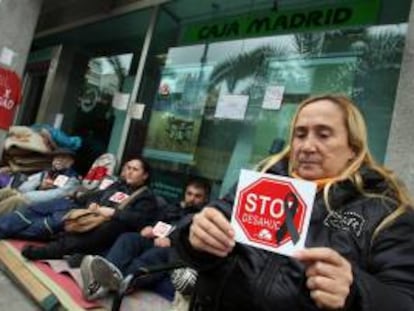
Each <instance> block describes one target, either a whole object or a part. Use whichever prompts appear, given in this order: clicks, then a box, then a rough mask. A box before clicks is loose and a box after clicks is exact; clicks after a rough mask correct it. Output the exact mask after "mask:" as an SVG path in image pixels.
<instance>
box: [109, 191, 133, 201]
mask: <svg viewBox="0 0 414 311" xmlns="http://www.w3.org/2000/svg"><path fill="white" fill-rule="evenodd" d="M128 197H129V195H127V194H126V193H123V192H120V191H118V192H115V193H114V194H113V195H112V196H111V197H110V198H109V201H111V202H115V203H121V202H122V201H123V200H125V199H127V198H128Z"/></svg>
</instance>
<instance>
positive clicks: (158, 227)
mask: <svg viewBox="0 0 414 311" xmlns="http://www.w3.org/2000/svg"><path fill="white" fill-rule="evenodd" d="M172 231H173V226H171V225H170V224H167V223H165V222H162V221H159V222H157V223H156V224H155V226H154V228H152V233H153V234H154V235H155V236H156V237H158V238H165V237H167V236H168V235H169V234H170V233H171V232H172Z"/></svg>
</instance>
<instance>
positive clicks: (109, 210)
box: [98, 206, 115, 218]
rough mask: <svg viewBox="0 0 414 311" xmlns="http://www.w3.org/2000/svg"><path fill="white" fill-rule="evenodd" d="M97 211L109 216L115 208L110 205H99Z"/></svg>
mask: <svg viewBox="0 0 414 311" xmlns="http://www.w3.org/2000/svg"><path fill="white" fill-rule="evenodd" d="M98 213H99V214H101V215H102V216H105V217H108V218H111V217H112V215H113V214H114V213H115V210H114V209H113V208H110V207H104V206H101V207H99V208H98Z"/></svg>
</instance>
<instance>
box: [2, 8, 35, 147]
mask: <svg viewBox="0 0 414 311" xmlns="http://www.w3.org/2000/svg"><path fill="white" fill-rule="evenodd" d="M42 2H43V0H19V1H16V0H0V52H1V51H2V49H3V48H8V49H10V50H11V51H13V52H14V53H15V54H14V57H13V60H12V62H11V64H10V65H9V66H8V67H10V68H11V69H12V70H14V71H15V72H17V74H18V75H19V76H20V77H22V73H23V68H24V66H25V64H26V60H27V55H28V53H29V49H30V45H31V42H32V38H33V34H34V31H35V27H36V24H37V20H38V17H39V13H40V9H41V6H42ZM2 66H5V65H4V64H2ZM5 136H6V132H5V131H3V130H0V145H1V144H2V142H3V141H4V138H5ZM0 152H1V148H0Z"/></svg>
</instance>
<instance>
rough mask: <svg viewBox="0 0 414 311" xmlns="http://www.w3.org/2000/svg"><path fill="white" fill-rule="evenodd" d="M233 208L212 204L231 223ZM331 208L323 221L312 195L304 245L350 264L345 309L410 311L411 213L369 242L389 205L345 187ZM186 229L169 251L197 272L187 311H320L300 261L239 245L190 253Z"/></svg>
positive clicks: (375, 181) (379, 189)
mask: <svg viewBox="0 0 414 311" xmlns="http://www.w3.org/2000/svg"><path fill="white" fill-rule="evenodd" d="M269 173H274V174H279V175H287V169H286V166H285V164H281V163H279V164H277V165H276V166H274V167H273V168H272V169H270V170H269ZM360 173H361V175H362V177H363V180H364V186H365V188H366V190H367V191H369V192H371V193H372V192H374V193H386V194H387V191H388V187H387V186H386V184H385V182H384V180H383V179H382V177H381V176H380V175H379V174H377V173H375V172H373V171H372V170H369V169H362V170H361V172H360ZM387 195H389V196H392V195H391V194H389V193H388V194H387ZM233 201H234V194H230V195H228V196H226V197H225V198H224V199H223V200H220V201H217V202H214V203H213V204H212V205H213V206H215V207H217V208H218V209H220V210H222V211H223V212H224V213H225V214H226V215H227V216H228V217H230V215H231V208H232V206H233ZM330 202H331V205H332V208H333V209H334V211H335V212H334V213H330V214H329V213H328V211H327V209H326V206H325V203H324V200H323V196H322V194H321V193H319V194H318V195H317V197H316V200H315V206H314V210H313V214H312V217H311V224H310V228H309V233H308V237H307V241H306V246H307V247H316V246H323V247H330V248H333V249H335V250H336V251H338V252H339V253H340V254H341V255H343V256H344V257H345V258H347V259H348V260H349V261H350V262H351V263H352V266H353V274H354V283H353V284H352V287H351V293H350V295H349V296H348V298H347V306H346V308H345V309H344V310H352V311H354V310H355V311H368V310H373V311H374V310H379V311H391V310H392V311H408V310H414V213H412V212H408V213H405V214H404V215H402V216H401V217H399V218H398V219H397V220H396V221H395V222H394V223H393V224H392V225H391V226H389V227H387V228H386V229H384V230H383V231H381V232H380V233H379V235H378V236H377V237H376V238H375V239H372V237H373V232H374V230H375V228H376V227H377V226H378V224H379V223H380V222H381V220H383V219H384V217H386V215H388V214H389V213H390V212H392V210H393V209H394V208H395V206H394V204H392V203H391V202H390V201H385V200H383V199H380V198H372V197H367V196H365V195H362V194H361V193H359V192H358V191H357V189H356V188H355V187H354V185H353V184H352V183H351V182H347V181H345V182H341V183H338V184H337V185H335V187H333V188H332V189H331V192H330ZM209 205H211V204H209ZM188 230H189V229H188V226H187V227H186V228H184V229H182V230H181V231H180V232H179V234H177V235H176V238H177V241H176V248H177V250H178V252H179V254H180V256H181V257H182V258H183V259H184V260H185V261H187V262H188V263H189V264H190V265H192V266H193V267H195V268H196V269H197V270H199V280H198V284H197V289H196V294H195V296H194V297H193V303H192V310H197V311H214V310H222V311H233V310H237V311H253V310H254V311H285V310H286V311H298V310H320V309H318V308H317V306H316V305H315V304H314V303H313V301H312V300H311V299H310V297H309V291H308V290H307V288H306V286H305V276H304V267H303V265H302V264H301V263H300V262H298V261H296V260H294V259H291V258H289V257H285V256H281V255H278V254H274V253H271V252H267V251H264V250H260V249H257V248H253V247H249V246H245V245H241V244H237V245H236V247H235V249H234V250H233V252H232V253H231V254H230V255H229V256H227V257H226V258H225V259H222V258H218V257H215V256H212V255H209V254H207V253H203V252H197V251H195V250H194V249H193V248H192V247H191V245H190V244H189V242H188Z"/></svg>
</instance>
